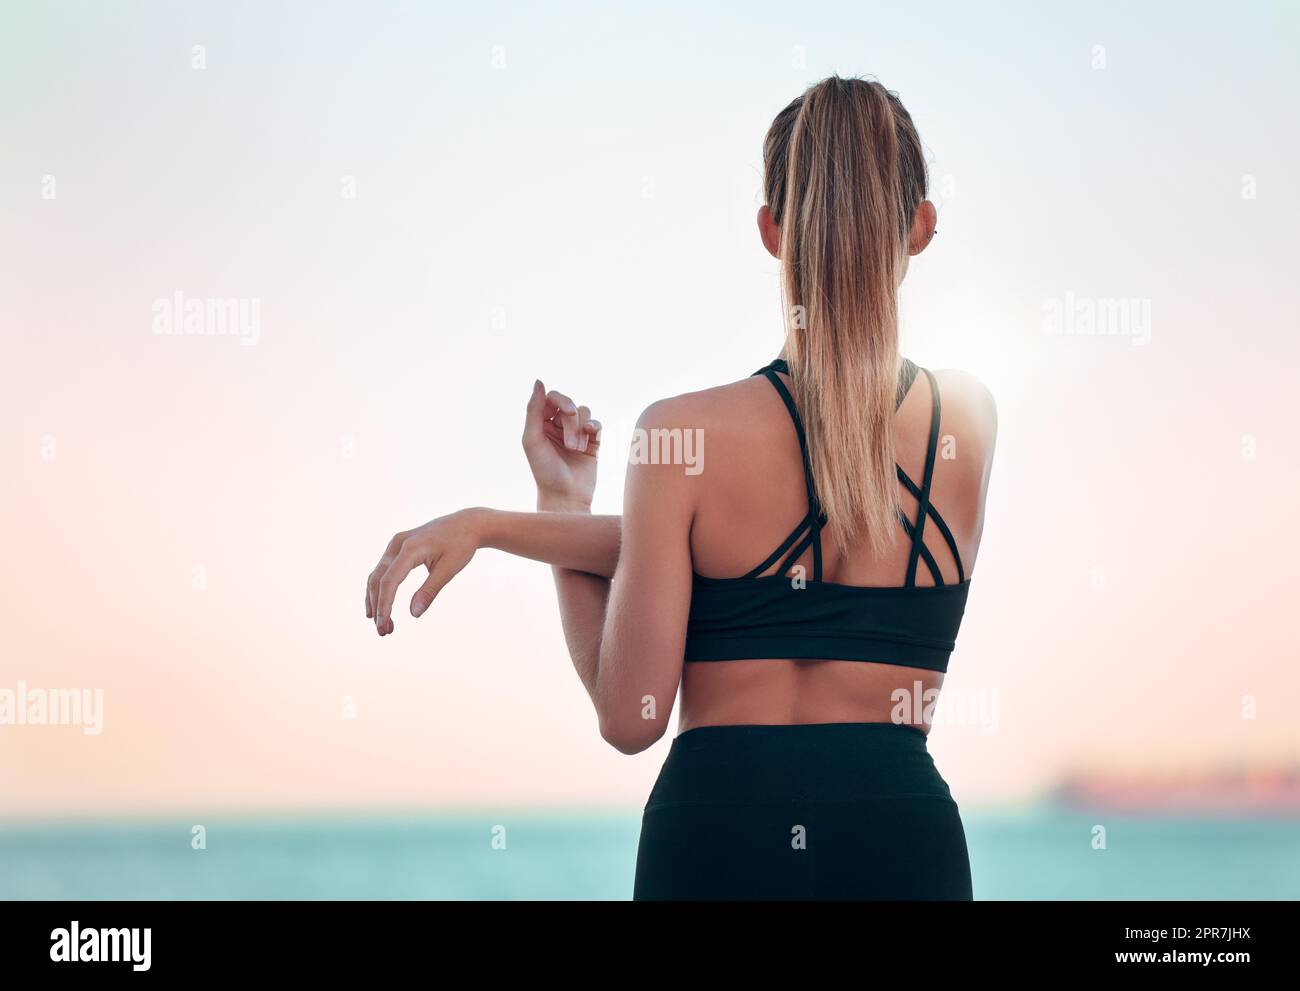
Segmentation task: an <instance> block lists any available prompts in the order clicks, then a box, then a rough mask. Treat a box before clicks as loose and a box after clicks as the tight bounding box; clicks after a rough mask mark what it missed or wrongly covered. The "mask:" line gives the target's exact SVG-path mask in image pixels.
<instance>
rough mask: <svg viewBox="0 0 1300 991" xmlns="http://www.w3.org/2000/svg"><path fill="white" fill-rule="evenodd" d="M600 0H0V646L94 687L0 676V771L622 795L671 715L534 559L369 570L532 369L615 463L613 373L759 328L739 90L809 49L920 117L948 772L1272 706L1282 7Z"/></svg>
mask: <svg viewBox="0 0 1300 991" xmlns="http://www.w3.org/2000/svg"><path fill="white" fill-rule="evenodd" d="M625 6H626V5H605V4H595V3H592V4H589V5H586V4H561V5H554V6H546V7H539V8H536V9H518V10H514V9H511V8H508V7H505V6H501V5H494V4H488V5H482V6H480V5H473V8H472V9H470V7H469V5H454V6H453V5H446V7H445V9H438V8H435V7H431V6H428V7H427V6H425V5H417V4H411V5H382V7H380V8H375V9H371V8H369V7H362V6H357V5H324V6H322V5H317V4H307V3H277V4H256V3H230V4H221V5H219V6H215V5H214V6H213V7H212V9H202V8H200V7H199V6H198V5H189V4H179V5H174V4H164V3H144V4H133V5H130V6H129V7H126V6H119V5H108V4H94V3H79V4H63V3H54V4H36V3H22V4H9V3H7V4H5V5H4V7H3V9H2V10H0V74H2V75H3V79H0V126H2V129H3V135H4V137H3V144H4V154H3V155H0V218H3V219H2V220H0V334H2V336H0V349H2V352H3V359H2V360H0V369H2V372H0V374H2V375H3V388H2V389H0V414H2V415H0V463H2V464H3V466H4V471H3V483H0V542H2V544H3V548H4V554H3V568H2V569H0V596H2V597H3V601H4V603H5V608H4V623H3V628H2V629H0V691H3V690H4V689H16V688H17V686H18V683H19V682H20V681H23V682H26V684H27V685H28V686H39V687H43V688H87V689H102V690H103V692H104V725H103V732H102V733H101V734H98V735H87V734H84V733H82V732H81V730H80V729H79V728H77V727H68V726H8V725H0V817H23V818H25V817H42V816H61V815H74V816H98V815H118V814H149V813H153V812H160V811H165V810H186V811H189V810H195V811H210V810H244V809H287V808H340V809H361V808H380V807H382V808H390V807H437V806H450V805H456V806H497V805H515V806H523V805H530V806H533V805H609V806H623V807H629V808H630V807H634V806H637V805H639V804H640V803H642V802H643V801H644V799H645V796H646V794H647V792H648V790H649V787H650V784H651V782H652V780H653V778H654V776H655V774H656V773H657V771H658V768H659V765H660V763H661V762H662V760H663V757H664V754H665V753H666V750H667V747H668V741H667V740H666V739H665V740H664V741H662V742H661V743H660V744H659V745H657V746H656V747H654V748H653V749H652V750H650V751H648V752H646V753H645V754H642V755H639V756H637V757H631V758H629V757H624V756H621V755H619V754H618V753H616V752H615V751H613V750H612V749H610V748H609V747H608V746H606V745H605V744H603V743H602V742H601V741H600V738H599V736H598V734H597V732H596V723H595V717H594V714H593V712H592V710H591V707H590V704H589V703H588V701H587V699H586V696H585V693H584V692H583V690H582V688H581V686H580V684H579V682H578V679H577V677H576V676H575V675H574V674H573V672H572V669H571V667H570V663H569V660H568V657H567V654H566V653H565V650H564V645H563V639H562V636H561V632H560V626H559V621H558V617H557V614H556V610H555V604H554V596H553V592H552V588H551V579H550V575H549V573H548V570H547V569H546V568H544V567H542V566H540V565H536V564H532V563H529V562H522V561H517V560H513V559H509V558H507V557H505V556H502V555H499V554H497V553H495V552H489V551H485V552H482V553H480V554H479V556H478V557H477V558H476V560H475V561H474V562H473V564H472V565H471V566H470V568H469V569H468V570H467V571H466V572H465V573H464V574H463V575H462V576H461V577H460V578H459V579H457V580H456V581H455V582H454V583H453V584H452V585H451V586H450V587H449V588H448V590H447V591H446V592H445V593H444V594H443V596H442V597H441V598H440V599H439V601H438V602H437V603H436V604H435V605H434V607H433V608H432V609H431V610H430V611H429V613H428V614H426V616H425V617H423V618H422V619H420V620H418V621H414V620H411V619H410V618H409V616H408V615H407V614H406V602H407V601H408V600H409V596H410V592H412V591H413V590H414V588H415V584H414V583H413V584H411V585H410V586H408V587H407V588H404V589H403V592H402V594H401V595H400V597H399V605H398V609H396V610H395V611H394V616H395V617H396V623H397V632H396V635H395V636H392V637H388V638H385V639H383V640H380V639H379V638H377V637H376V636H375V634H374V630H373V626H372V625H371V624H370V623H368V622H367V621H366V620H365V618H364V610H363V587H364V580H365V577H366V575H367V574H368V572H369V571H370V569H371V568H372V567H373V566H374V564H375V561H376V560H377V558H378V556H379V554H380V552H381V551H382V549H383V546H384V544H385V543H386V541H387V540H388V539H389V537H391V536H392V534H393V533H394V532H396V531H398V530H401V529H407V528H410V527H412V526H414V525H416V524H418V523H421V522H423V521H425V520H427V519H429V518H431V517H433V516H436V515H440V514H443V513H446V512H449V511H451V510H454V509H457V508H460V507H463V506H467V505H491V506H498V507H502V508H517V509H526V508H530V507H531V503H532V490H531V480H530V477H529V475H528V471H527V467H526V464H525V462H524V459H523V456H522V452H521V450H520V448H519V442H518V437H519V431H520V427H521V425H522V417H523V410H524V403H525V401H526V399H527V397H528V392H529V389H530V387H531V385H532V383H533V380H534V379H535V378H538V377H540V378H542V379H543V380H544V381H545V382H546V384H547V385H548V387H556V388H562V389H564V390H565V391H567V392H569V394H571V395H573V396H575V397H577V398H578V399H579V401H582V402H585V403H587V404H589V405H590V406H591V407H592V409H593V410H594V411H595V415H596V416H598V417H599V418H600V419H601V420H602V421H604V423H605V424H606V426H607V440H608V441H609V443H608V444H607V448H608V449H609V454H608V457H607V463H606V465H605V468H604V470H603V472H602V481H601V484H600V488H599V490H598V495H597V504H596V509H597V510H598V511H601V512H618V511H619V507H620V502H621V486H622V466H621V463H620V458H621V451H620V449H619V447H618V445H620V444H625V443H626V441H627V439H628V431H629V430H630V427H631V425H632V423H633V422H634V421H635V418H636V416H637V415H638V413H639V412H640V411H641V410H642V409H643V408H644V407H645V406H646V405H648V404H649V403H650V402H652V401H653V400H655V399H658V398H661V397H664V396H668V395H673V394H676V393H680V392H683V391H687V390H692V389H697V388H704V387H708V386H711V385H715V384H718V383H721V382H724V381H729V380H732V379H735V378H739V377H742V376H744V375H746V374H748V373H749V372H751V371H753V370H754V369H755V368H757V367H758V366H759V365H761V364H763V363H765V362H766V361H768V360H769V359H770V358H771V357H773V356H774V355H775V353H776V352H777V350H778V349H779V348H780V345H781V325H780V311H779V301H778V293H777V276H778V273H777V266H776V263H775V262H774V261H773V260H772V259H771V258H770V257H768V256H767V255H766V253H765V252H764V251H763V249H762V247H761V246H760V244H759V241H758V238H757V235H756V232H755V227H754V213H755V211H756V210H757V208H758V206H759V205H760V203H761V198H760V166H761V154H760V152H761V141H762V137H763V134H764V132H765V130H766V128H767V126H768V124H769V122H770V120H771V118H772V117H773V116H774V115H775V113H776V112H777V111H778V110H780V109H781V107H783V106H784V105H785V104H786V103H787V102H788V101H789V100H790V99H791V98H793V97H794V96H795V95H797V94H798V93H799V92H800V91H801V90H802V89H803V88H804V87H805V86H806V85H807V84H809V83H811V82H813V81H815V80H817V79H819V78H821V77H823V76H825V75H826V74H828V73H830V72H833V71H834V72H839V73H842V74H846V75H852V74H873V75H875V76H877V77H879V78H880V79H881V80H882V81H883V82H884V83H885V84H886V85H887V86H888V87H890V88H891V89H895V90H897V91H898V92H899V94H900V96H901V98H902V99H903V101H904V102H905V103H906V105H907V106H908V108H909V109H910V111H911V113H912V116H913V118H914V120H915V122H916V124H917V127H918V129H919V131H920V134H921V137H922V139H923V141H924V143H925V145H926V148H927V151H928V153H929V155H930V159H931V162H930V165H931V172H932V186H933V194H932V198H934V199H935V200H936V202H937V203H938V205H939V210H940V220H939V235H938V237H937V238H936V240H935V242H934V245H933V247H932V248H931V249H930V250H929V251H927V252H926V254H925V255H924V256H923V257H921V258H918V259H915V260H914V261H913V263H912V266H911V271H910V274H909V276H908V279H907V282H906V283H905V285H904V290H903V297H902V305H903V336H904V350H905V352H906V353H907V354H909V355H910V356H911V357H912V358H914V359H915V360H917V361H918V362H920V363H921V364H924V365H928V366H930V367H935V368H944V367H958V368H964V369H967V370H969V371H971V372H973V373H974V374H976V375H978V376H979V377H981V378H982V379H983V380H984V381H985V382H986V383H987V384H988V385H989V387H990V388H991V389H992V391H993V393H994V395H995V396H996V398H997V402H998V407H999V417H1000V436H999V441H998V450H997V458H996V462H995V466H994V471H993V478H992V485H991V489H990V494H989V505H988V517H987V522H986V528H985V534H984V540H983V545H982V550H981V556H980V561H979V564H978V566H977V567H976V569H975V577H974V584H973V588H972V592H971V597H970V603H969V606H968V609H967V615H966V621H965V625H964V627H963V630H962V635H961V638H960V640H959V643H958V648H957V650H956V652H955V654H954V655H953V658H952V662H951V666H950V674H949V677H948V681H947V690H948V691H949V692H952V693H954V694H956V693H969V694H970V697H973V698H976V699H981V700H983V701H984V703H985V704H996V706H997V715H998V719H997V724H996V730H995V731H994V732H982V731H981V728H980V727H979V726H978V725H969V724H965V725H962V724H958V725H946V726H942V727H939V728H937V729H936V730H935V731H934V734H933V736H932V738H931V739H932V742H931V749H932V752H933V753H934V755H935V759H936V761H937V763H938V765H939V767H940V769H941V770H942V771H943V773H944V776H945V777H946V778H947V779H948V781H949V782H950V784H951V786H952V790H953V793H954V796H955V797H956V798H957V799H958V801H959V802H960V803H962V805H963V807H967V806H972V807H974V806H979V805H982V804H989V803H995V802H1001V801H1008V800H1018V799H1023V798H1026V797H1029V796H1032V795H1034V794H1035V793H1037V792H1038V791H1039V790H1040V789H1042V788H1044V787H1046V786H1049V785H1050V784H1052V783H1053V782H1054V781H1055V780H1056V779H1057V778H1058V776H1059V775H1060V774H1062V773H1063V772H1065V771H1066V770H1068V769H1070V768H1074V767H1089V768H1108V769H1112V770H1118V771H1133V770H1137V769H1142V768H1163V769H1171V770H1185V771H1194V770H1196V769H1201V768H1207V767H1212V766H1217V765H1218V764H1220V763H1228V764H1232V763H1241V762H1244V763H1246V764H1248V765H1249V764H1252V763H1265V762H1273V761H1286V760H1295V759H1298V758H1300V719H1298V718H1297V710H1298V709H1300V663H1297V662H1298V661H1300V655H1298V651H1297V646H1296V638H1295V626H1296V624H1295V612H1296V587H1297V578H1296V569H1297V568H1298V567H1300V537H1297V531H1296V527H1295V504H1296V496H1297V491H1298V490H1300V463H1298V461H1297V456H1296V451H1295V437H1294V434H1295V409H1296V367H1297V363H1298V362H1300V334H1297V331H1298V330H1300V307H1298V306H1297V296H1296V290H1295V265H1296V252H1295V248H1294V244H1293V241H1294V238H1295V232H1296V230H1297V229H1298V228H1300V223H1298V222H1300V202H1298V201H1300V191H1298V189H1297V183H1296V176H1297V174H1300V141H1298V140H1297V133H1296V125H1295V94H1296V93H1297V92H1298V91H1300V66H1298V65H1297V62H1296V60H1295V57H1294V55H1295V49H1296V39H1297V26H1298V22H1300V14H1297V12H1296V9H1295V7H1294V5H1290V4H1285V3H1275V4H1268V3H1260V4H1254V5H1249V6H1248V7H1245V8H1234V10H1233V12H1232V13H1231V14H1230V15H1228V16H1225V15H1224V14H1223V8H1222V7H1221V6H1220V5H1196V4H1188V5H1185V6H1184V5H1180V6H1179V7H1178V14H1177V18H1176V23H1174V22H1173V21H1172V20H1170V17H1172V15H1165V14H1161V13H1159V12H1156V11H1146V12H1144V11H1143V10H1142V9H1136V10H1135V9H1133V8H1132V7H1130V6H1129V5H1127V4H1119V3H1113V4H1109V3H1102V4H1089V5H1086V6H1085V7H1083V8H1081V9H1078V10H1074V11H1064V10H1059V9H1046V7H1047V5H1040V4H1033V3H1024V4H1018V5H1012V6H1011V7H1010V8H1009V9H1008V10H1007V11H1006V12H1004V13H997V14H995V13H990V12H989V11H987V10H984V9H976V8H973V7H970V6H969V5H965V4H958V3H937V4H927V5H925V6H924V7H923V8H921V9H918V8H915V7H913V6H909V5H899V4H889V5H884V4H882V5H867V4H861V3H827V4H807V5H805V4H798V5H791V4H788V3H784V4H782V3H772V4H755V5H749V4H746V5H734V6H732V5H722V6H719V7H718V8H717V9H714V10H712V11H706V10H701V9H700V8H699V6H698V5H695V4H682V5H680V6H676V7H673V6H669V7H665V8H663V10H664V11H667V13H664V12H659V11H660V8H659V7H656V8H655V10H656V12H654V13H652V12H650V11H648V10H641V11H630V10H626V9H624V8H625ZM1053 6H1054V5H1053ZM670 15H671V16H670ZM686 24H689V25H690V29H689V30H685V29H684V27H683V25H686ZM178 293H179V294H181V297H182V300H184V299H185V298H192V299H199V300H202V299H208V298H218V299H234V300H237V301H243V303H244V305H245V312H246V313H249V314H251V313H256V315H257V320H258V323H257V327H256V331H257V332H256V335H255V340H254V335H251V334H245V335H244V336H243V338H242V339H241V337H240V335H235V334H211V335H202V336H195V335H185V334H160V333H155V318H156V316H157V314H158V313H159V312H160V310H161V312H164V313H168V312H170V310H169V307H172V306H173V304H172V303H171V302H169V301H173V300H175V299H176V294H178ZM254 301H255V306H254ZM1090 313H1092V314H1098V313H1100V314H1103V316H1102V317H1101V318H1100V319H1101V320H1102V324H1103V327H1105V326H1109V327H1111V328H1112V329H1115V328H1116V327H1118V325H1116V324H1115V323H1114V320H1115V317H1114V314H1117V313H1118V314H1121V315H1127V316H1129V317H1131V318H1132V320H1133V321H1134V323H1133V324H1131V325H1129V326H1128V327H1127V329H1125V328H1123V327H1120V328H1119V332H1116V333H1112V334H1089V333H1081V332H1079V331H1081V330H1083V329H1085V328H1086V327H1087V326H1088V324H1087V322H1086V321H1087V319H1088V314H1090ZM1105 314H1110V316H1105ZM1065 330H1073V331H1075V332H1073V333H1069V332H1058V331H1065ZM1252 705H1253V710H1252V709H1251V706H1252ZM1252 711H1253V715H1254V718H1243V712H1246V713H1248V714H1249V713H1251V712H1252ZM351 715H354V716H355V718H347V717H348V716H351ZM986 728H987V727H986Z"/></svg>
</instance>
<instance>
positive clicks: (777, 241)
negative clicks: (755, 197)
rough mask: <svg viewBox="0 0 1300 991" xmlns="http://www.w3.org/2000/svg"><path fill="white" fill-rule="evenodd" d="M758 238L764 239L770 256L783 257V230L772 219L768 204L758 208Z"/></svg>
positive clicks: (764, 244) (764, 245)
mask: <svg viewBox="0 0 1300 991" xmlns="http://www.w3.org/2000/svg"><path fill="white" fill-rule="evenodd" d="M758 236H759V237H760V238H762V239H763V247H765V248H766V249H767V253H768V254H769V255H771V256H772V257H773V258H780V257H781V228H780V226H778V225H777V222H776V221H775V220H773V219H772V211H771V210H769V209H768V208H767V204H766V203H764V204H763V205H762V206H760V207H759V208H758Z"/></svg>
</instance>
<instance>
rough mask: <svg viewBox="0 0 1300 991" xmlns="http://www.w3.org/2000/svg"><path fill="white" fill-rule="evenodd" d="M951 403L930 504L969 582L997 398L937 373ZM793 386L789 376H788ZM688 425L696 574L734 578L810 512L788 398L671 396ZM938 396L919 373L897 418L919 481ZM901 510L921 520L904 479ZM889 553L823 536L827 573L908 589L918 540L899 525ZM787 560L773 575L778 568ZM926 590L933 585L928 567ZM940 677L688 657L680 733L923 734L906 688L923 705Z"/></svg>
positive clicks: (830, 663)
mask: <svg viewBox="0 0 1300 991" xmlns="http://www.w3.org/2000/svg"><path fill="white" fill-rule="evenodd" d="M935 379H936V381H937V383H938V387H939V394H940V397H941V399H942V414H941V417H940V422H939V446H938V456H937V458H936V461H935V468H934V480H933V486H932V491H931V502H932V504H933V505H934V506H935V507H936V508H937V509H938V510H939V512H941V513H942V516H943V518H944V519H945V520H946V521H947V524H948V527H949V528H950V530H951V532H952V535H953V537H954V539H955V541H956V544H957V549H958V552H959V553H960V555H961V560H962V564H963V566H964V569H965V573H966V577H967V578H969V577H970V573H971V571H972V570H973V566H974V563H975V559H976V556H977V553H978V549H979V540H980V533H981V530H982V527H983V513H984V501H985V495H986V493H987V488H988V478H989V467H990V464H991V461H992V456H993V446H994V441H995V437H996V412H995V409H994V405H993V400H992V397H991V396H990V395H989V393H988V391H987V390H986V389H985V388H984V386H983V385H982V384H981V383H980V382H979V381H978V380H976V379H974V378H973V377H971V376H969V375H967V374H965V373H962V372H957V371H947V370H945V371H942V372H937V373H935ZM786 381H787V382H788V379H786ZM668 402H669V403H671V404H672V405H673V407H675V409H674V413H675V414H676V418H677V419H678V420H679V422H683V423H686V422H690V423H695V424H698V427H699V429H701V430H702V431H703V433H702V435H701V436H702V437H703V438H704V453H705V458H704V463H703V464H704V469H703V470H702V471H701V472H700V475H699V478H698V479H697V485H698V487H697V491H696V500H695V502H696V511H695V518H694V521H693V524H692V527H691V537H690V545H691V558H692V562H693V566H694V570H695V572H696V573H697V574H698V575H701V576H704V577H708V578H735V577H738V576H740V575H743V574H746V573H747V572H749V571H750V570H751V569H753V568H754V567H755V566H756V565H758V564H759V563H760V562H761V561H763V560H764V559H765V558H766V557H767V556H768V554H769V553H770V552H771V551H772V550H773V548H775V547H777V546H778V545H779V544H780V543H781V541H782V540H783V539H784V538H785V537H786V536H787V535H788V534H789V533H790V532H791V530H792V528H793V527H794V526H795V525H796V523H797V522H798V521H799V520H800V519H801V518H803V516H804V515H805V514H806V513H807V512H808V504H807V492H806V488H805V483H804V472H803V462H802V455H801V453H800V448H799V442H798V438H797V435H796V432H795V428H794V425H793V423H792V421H791V419H790V416H789V414H788V413H787V412H786V409H785V407H784V405H783V404H782V401H781V398H780V396H779V395H778V394H777V393H776V391H775V390H774V389H773V388H772V386H771V385H770V384H769V383H768V381H767V380H766V379H764V378H763V377H761V376H759V377H754V378H750V379H746V380H743V381H740V382H735V383H731V384H728V385H724V386H720V387H718V388H715V389H709V390H706V391H703V392H698V393H691V394H689V395H685V396H679V397H677V398H675V399H673V400H668ZM930 418H931V395H930V385H929V381H928V379H927V377H926V376H924V375H920V376H917V378H916V381H915V382H914V383H913V384H912V386H911V388H910V389H909V391H908V393H907V395H906V397H905V398H904V400H903V403H902V405H901V406H900V407H899V410H898V412H897V414H896V415H895V419H894V429H895V444H896V447H897V459H898V464H899V466H900V467H902V469H903V470H904V472H906V473H907V474H908V475H909V476H910V477H911V478H914V479H919V478H921V476H922V473H923V469H924V462H925V456H926V447H927V441H928V439H929V433H930ZM899 495H900V505H901V507H902V509H903V511H904V513H905V514H906V515H907V516H908V518H909V519H913V520H914V519H915V517H916V510H917V500H916V499H915V498H914V497H913V496H912V495H911V494H910V493H909V492H908V491H907V490H906V489H905V488H904V487H903V486H902V485H901V484H900V487H899ZM895 536H896V538H897V539H895V541H894V543H893V545H892V547H891V548H890V550H889V551H888V552H887V553H886V554H884V555H879V554H873V553H872V552H871V551H870V550H869V549H868V547H867V544H866V541H865V539H860V540H858V541H857V542H855V544H854V545H853V546H851V547H850V548H849V549H848V551H847V553H844V554H840V553H839V552H837V550H836V549H835V546H834V544H833V542H831V541H829V540H827V541H824V542H823V551H822V554H823V558H822V580H823V581H826V582H832V583H837V584H844V585H861V586H888V587H893V586H901V585H903V584H904V579H905V574H906V571H907V565H908V557H909V551H910V541H909V540H908V538H907V536H906V534H905V533H904V531H903V528H902V525H901V524H900V525H899V527H898V530H897V533H896V535H895ZM924 542H925V546H926V547H927V549H928V550H929V551H930V552H931V554H932V555H933V556H934V559H935V562H936V564H937V565H938V567H939V569H940V571H941V574H942V576H943V581H944V582H945V583H951V582H956V581H957V580H958V574H957V564H956V561H955V560H954V559H953V555H952V553H951V551H950V550H949V549H948V546H947V544H946V542H945V541H944V539H943V538H942V537H941V536H940V535H939V533H938V531H937V528H935V527H930V528H928V529H927V531H926V532H925V540H924ZM810 561H811V550H809V551H805V552H804V554H803V556H802V557H801V558H800V559H799V560H798V561H797V562H796V563H795V564H794V565H793V566H792V568H791V569H790V571H789V572H788V573H789V574H791V575H792V577H799V576H801V575H803V576H806V575H808V574H809V571H810V569H811V564H810ZM776 567H777V565H773V567H772V568H770V569H769V570H768V572H766V573H767V574H772V573H775V570H776ZM916 583H917V584H919V585H930V584H934V579H933V577H932V575H931V574H930V573H929V572H928V570H927V569H926V568H925V567H922V568H919V569H918V570H917V573H916ZM942 682H943V675H942V674H940V673H938V672H935V671H929V670H925V669H921V668H912V667H900V666H898V665H896V664H895V665H891V664H877V663H871V662H862V661H838V660H788V659H785V660H782V659H760V660H741V661H732V662H729V663H726V664H686V665H684V673H683V680H682V702H681V712H680V724H679V730H680V731H685V730H687V729H690V728H693V727H696V726H707V725H731V724H745V723H750V724H755V723H757V724H788V723H826V722H891V721H898V720H899V718H900V717H901V718H902V719H903V721H905V722H908V723H911V724H913V725H918V726H920V728H922V729H926V727H925V726H924V725H923V721H922V719H921V711H922V710H921V709H920V707H919V704H917V705H904V706H902V707H900V706H899V703H898V699H897V698H896V697H892V696H894V693H895V692H896V691H897V690H899V689H902V690H903V691H904V692H906V698H907V699H908V700H917V699H919V698H921V696H922V694H923V693H925V692H927V691H929V690H930V689H937V688H938V687H939V686H940V685H941V684H942Z"/></svg>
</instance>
